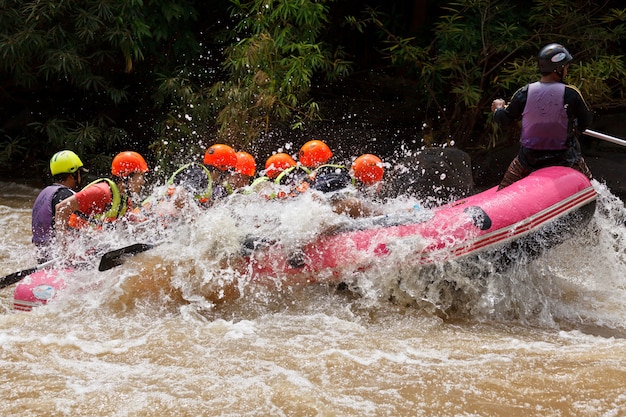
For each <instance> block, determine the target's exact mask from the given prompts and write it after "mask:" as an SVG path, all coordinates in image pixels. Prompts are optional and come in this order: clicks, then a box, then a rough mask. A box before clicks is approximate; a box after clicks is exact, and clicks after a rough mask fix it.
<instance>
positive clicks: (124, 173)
mask: <svg viewBox="0 0 626 417" xmlns="http://www.w3.org/2000/svg"><path fill="white" fill-rule="evenodd" d="M135 172H144V173H145V172H148V164H147V163H146V160H145V159H143V156H141V155H139V154H138V153H137V152H133V151H126V152H120V153H118V154H117V155H115V158H113V162H112V163H111V173H112V174H113V175H115V176H116V177H122V178H125V177H128V176H129V175H132V174H134V173H135Z"/></svg>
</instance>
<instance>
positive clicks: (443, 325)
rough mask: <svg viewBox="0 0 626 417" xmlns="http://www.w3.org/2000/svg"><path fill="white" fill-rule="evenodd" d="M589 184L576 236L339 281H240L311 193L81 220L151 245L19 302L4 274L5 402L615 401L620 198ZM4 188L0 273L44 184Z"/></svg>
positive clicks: (351, 404) (622, 368)
mask: <svg viewBox="0 0 626 417" xmlns="http://www.w3.org/2000/svg"><path fill="white" fill-rule="evenodd" d="M594 187H595V188H596V189H597V191H598V193H599V196H598V207H597V210H596V213H595V215H594V217H593V218H592V220H591V222H590V223H589V225H588V226H586V227H585V228H584V229H583V230H581V233H580V234H579V235H577V236H576V237H574V238H572V239H569V240H568V241H566V242H565V243H563V244H561V245H559V246H557V247H555V248H553V249H551V250H550V251H548V252H547V253H546V254H544V255H543V256H541V257H539V258H538V259H534V260H529V261H528V262H519V263H518V264H517V265H514V266H513V267H512V268H511V269H509V270H506V271H504V272H497V271H490V265H489V263H488V262H487V261H485V262H484V264H482V265H481V264H480V261H479V262H478V265H475V266H474V267H472V271H468V270H462V269H463V268H466V267H463V268H461V267H460V266H455V265H454V264H452V265H448V266H447V267H445V268H441V269H440V270H438V273H437V274H434V275H432V276H431V281H430V282H429V285H424V283H423V282H420V281H419V280H417V279H415V277H416V276H417V275H418V274H417V271H416V270H415V269H414V268H412V267H410V266H409V265H405V264H404V263H403V262H402V259H391V260H389V259H386V260H384V261H378V262H379V263H378V264H377V265H374V267H373V268H371V269H370V270H368V271H367V272H353V273H351V274H348V275H346V276H345V277H344V278H345V281H346V282H347V283H348V285H337V284H336V283H333V282H330V283H324V282H322V283H317V284H311V285H299V286H289V285H284V283H281V282H273V283H271V285H269V284H267V283H263V284H259V283H254V282H250V281H247V280H246V279H245V277H243V276H242V275H241V273H240V271H241V265H240V264H239V262H240V260H239V258H240V257H239V253H240V248H241V241H242V239H244V238H245V237H246V235H247V234H249V233H250V231H251V230H253V231H254V233H257V234H259V233H260V234H262V235H268V236H271V237H272V238H274V239H282V242H283V243H284V244H286V245H289V244H294V245H298V244H302V243H303V242H306V241H308V240H310V239H312V238H313V236H315V234H316V233H319V232H320V230H322V229H323V228H326V227H329V226H331V227H332V226H333V225H336V224H338V223H340V222H342V221H345V219H343V218H341V216H338V215H335V214H333V213H332V211H331V210H330V209H329V208H328V207H327V206H325V205H324V204H322V203H320V202H319V201H315V200H312V199H307V198H304V199H298V200H297V201H296V200H294V201H290V202H286V203H280V204H277V203H268V202H263V201H256V200H254V199H252V198H250V197H249V198H243V197H242V198H238V199H233V200H232V201H230V202H229V203H228V204H224V205H223V206H220V207H216V208H214V209H211V210H209V211H206V212H202V213H191V214H189V217H188V220H186V221H183V222H182V223H181V224H179V225H178V226H177V229H176V233H175V234H172V233H169V234H168V232H167V231H166V232H165V233H163V231H162V230H161V226H160V225H159V224H156V223H153V224H151V225H148V227H143V229H141V230H140V229H132V228H131V229H130V230H128V229H126V230H116V231H112V232H109V233H106V234H105V233H101V234H100V235H97V234H96V235H94V236H90V237H89V239H90V240H89V241H85V240H81V241H77V242H75V243H76V245H81V246H83V247H86V246H89V245H92V244H94V242H96V243H97V244H98V245H99V246H102V247H106V248H109V250H110V249H116V248H119V247H123V246H125V245H127V244H131V243H135V242H136V241H137V239H140V240H142V239H152V240H153V241H159V242H160V244H159V245H158V246H156V247H155V248H154V249H151V250H149V251H147V252H145V253H142V254H139V255H137V256H135V257H132V258H129V259H127V260H126V261H125V263H124V264H123V265H120V266H118V267H115V268H112V269H110V270H108V271H104V272H98V271H97V270H96V269H87V270H84V271H78V272H75V273H74V274H71V275H68V276H67V277H66V284H67V288H66V289H65V290H64V291H63V292H61V293H59V294H58V296H57V298H56V299H55V300H53V302H51V303H49V304H48V305H46V306H42V307H37V308H35V309H33V311H31V312H15V311H13V291H14V289H15V285H12V286H9V287H7V288H4V289H2V290H0V347H1V349H0V369H1V373H0V393H1V395H2V401H0V415H5V416H44V415H45V416H70V415H71V416H120V417H122V416H124V417H125V416H169V415H171V416H174V415H175V416H260V415H264V416H525V417H527V416H583V415H584V416H623V415H626V389H625V388H626V228H625V227H624V219H625V218H626V211H625V210H624V204H623V202H622V201H621V200H619V199H618V198H616V197H614V196H613V195H612V194H611V193H610V191H609V190H607V188H606V187H605V186H604V185H602V184H599V183H597V182H594ZM0 190H1V191H0V214H1V216H0V231H1V233H0V274H1V275H2V276H4V275H7V274H10V273H12V272H16V271H19V270H22V269H25V268H28V267H31V266H35V265H36V261H35V256H34V251H33V247H32V245H31V243H30V237H31V233H30V221H31V207H32V204H33V201H34V199H35V197H36V195H37V193H38V191H39V190H38V189H35V188H33V187H31V186H27V185H24V184H15V183H2V187H1V188H0ZM414 203H415V202H413V201H410V200H407V199H399V200H398V201H393V202H390V203H389V204H388V207H389V208H390V209H392V208H397V207H403V206H407V207H412V206H413V204H414ZM394 206H396V207H394ZM70 250H72V251H73V250H76V251H79V248H78V247H76V248H70ZM474 269H475V270H477V271H478V273H476V274H475V272H473V270H474ZM432 277H434V278H432Z"/></svg>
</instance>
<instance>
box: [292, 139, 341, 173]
mask: <svg viewBox="0 0 626 417" xmlns="http://www.w3.org/2000/svg"><path fill="white" fill-rule="evenodd" d="M332 156H333V152H332V151H331V150H330V148H329V147H328V145H326V144H325V143H324V142H322V141H321V140H310V141H308V142H307V143H305V144H304V145H302V147H301V148H300V154H299V156H298V159H299V160H300V163H301V164H302V165H304V166H305V167H309V168H315V167H318V166H320V165H322V164H325V163H326V162H327V161H328V160H329V159H330V158H331V157H332Z"/></svg>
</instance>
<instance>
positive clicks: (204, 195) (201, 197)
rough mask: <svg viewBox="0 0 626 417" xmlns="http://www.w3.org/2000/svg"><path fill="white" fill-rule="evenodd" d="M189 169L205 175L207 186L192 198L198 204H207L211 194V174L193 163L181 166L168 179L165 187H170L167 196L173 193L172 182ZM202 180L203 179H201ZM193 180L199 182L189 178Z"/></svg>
mask: <svg viewBox="0 0 626 417" xmlns="http://www.w3.org/2000/svg"><path fill="white" fill-rule="evenodd" d="M190 168H196V169H199V170H201V171H200V173H202V174H203V175H206V178H207V186H206V188H205V189H204V190H202V192H199V193H197V194H194V198H195V199H196V200H198V202H200V203H203V204H205V203H208V202H209V200H210V199H211V193H212V192H213V180H212V179H211V173H210V172H209V170H208V169H207V168H206V167H205V166H204V165H201V164H197V163H195V162H191V163H189V164H186V165H183V166H182V167H180V168H178V169H177V170H176V171H175V172H174V173H173V174H172V176H171V177H170V178H169V180H167V185H169V186H170V188H168V191H167V193H168V195H171V194H172V193H173V191H174V188H173V186H174V181H175V180H176V177H177V176H179V175H181V174H184V172H185V171H189V169H190ZM202 179H204V177H203V178H202ZM194 180H199V179H198V178H190V181H194ZM183 187H185V185H183Z"/></svg>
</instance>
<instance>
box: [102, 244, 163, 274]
mask: <svg viewBox="0 0 626 417" xmlns="http://www.w3.org/2000/svg"><path fill="white" fill-rule="evenodd" d="M155 246H156V244H151V243H135V244H133V245H130V246H126V247H123V248H120V249H116V250H113V251H111V252H107V253H105V254H104V255H102V259H100V265H99V266H98V271H108V270H109V269H111V268H114V267H116V266H119V265H121V264H123V263H124V257H126V256H133V255H136V254H138V253H141V252H145V251H147V250H150V249H152V248H153V247H155Z"/></svg>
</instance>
